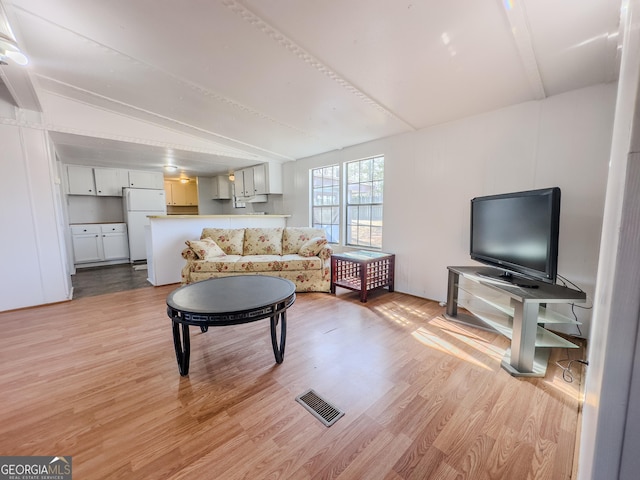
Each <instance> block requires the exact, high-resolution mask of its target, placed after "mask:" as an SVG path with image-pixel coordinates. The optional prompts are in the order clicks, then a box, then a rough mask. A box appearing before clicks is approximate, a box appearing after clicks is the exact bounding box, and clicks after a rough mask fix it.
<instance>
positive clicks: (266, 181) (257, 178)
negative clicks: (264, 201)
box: [234, 163, 282, 198]
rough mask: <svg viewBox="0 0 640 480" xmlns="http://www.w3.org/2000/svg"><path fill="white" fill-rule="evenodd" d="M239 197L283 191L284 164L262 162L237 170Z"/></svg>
mask: <svg viewBox="0 0 640 480" xmlns="http://www.w3.org/2000/svg"><path fill="white" fill-rule="evenodd" d="M234 183H235V193H236V196H237V197H246V198H251V197H254V196H256V195H269V194H281V193H282V165H280V164H270V163H261V164H260V165H254V166H253V167H248V168H243V169H242V170H238V171H236V172H235V180H234Z"/></svg>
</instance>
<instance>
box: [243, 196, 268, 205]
mask: <svg viewBox="0 0 640 480" xmlns="http://www.w3.org/2000/svg"><path fill="white" fill-rule="evenodd" d="M268 199H269V197H268V196H267V195H254V196H252V197H237V198H236V200H237V201H238V202H244V203H265V202H266V201H267V200H268Z"/></svg>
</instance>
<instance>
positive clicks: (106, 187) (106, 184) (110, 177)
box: [93, 168, 129, 197]
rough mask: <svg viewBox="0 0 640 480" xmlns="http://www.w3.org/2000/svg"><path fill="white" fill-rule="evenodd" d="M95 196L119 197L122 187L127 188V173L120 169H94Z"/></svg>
mask: <svg viewBox="0 0 640 480" xmlns="http://www.w3.org/2000/svg"><path fill="white" fill-rule="evenodd" d="M93 175H94V177H95V182H96V194H97V195H99V196H100V195H102V196H108V197H121V196H122V189H123V187H128V186H129V172H128V171H127V170H123V169H120V168H94V169H93Z"/></svg>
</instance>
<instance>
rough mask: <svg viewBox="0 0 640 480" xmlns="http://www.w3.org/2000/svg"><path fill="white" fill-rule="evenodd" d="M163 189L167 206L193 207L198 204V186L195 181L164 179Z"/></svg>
mask: <svg viewBox="0 0 640 480" xmlns="http://www.w3.org/2000/svg"><path fill="white" fill-rule="evenodd" d="M164 191H165V198H166V200H167V206H174V207H195V206H197V205H198V186H197V185H196V184H195V183H192V182H188V183H181V182H179V181H172V180H165V181H164Z"/></svg>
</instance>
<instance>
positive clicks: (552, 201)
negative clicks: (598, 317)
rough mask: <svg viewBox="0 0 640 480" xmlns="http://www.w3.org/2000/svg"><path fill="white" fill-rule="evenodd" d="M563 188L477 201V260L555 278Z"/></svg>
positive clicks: (473, 203) (473, 208)
mask: <svg viewBox="0 0 640 480" xmlns="http://www.w3.org/2000/svg"><path fill="white" fill-rule="evenodd" d="M559 222H560V189H559V188H558V187H554V188H545V189H540V190H530V191H526V192H515V193H507V194H502V195H491V196H486V197H476V198H474V199H472V200H471V246H470V253H471V258H472V259H473V260H477V261H479V262H482V263H485V264H487V265H491V266H494V267H498V268H500V269H503V271H504V273H503V274H502V277H504V278H506V279H508V278H509V277H510V276H511V275H512V273H516V274H521V275H524V276H526V277H531V278H533V279H536V280H542V281H545V282H549V283H554V282H555V280H556V272H557V263H558V233H559Z"/></svg>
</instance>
